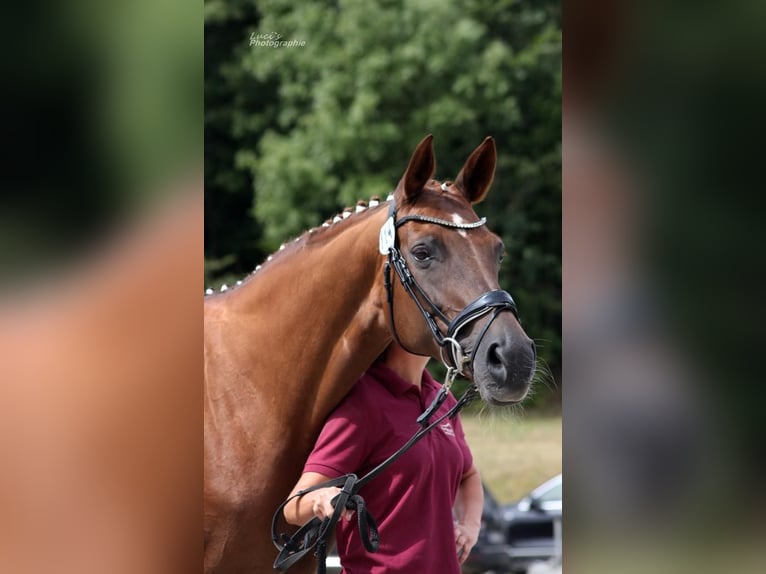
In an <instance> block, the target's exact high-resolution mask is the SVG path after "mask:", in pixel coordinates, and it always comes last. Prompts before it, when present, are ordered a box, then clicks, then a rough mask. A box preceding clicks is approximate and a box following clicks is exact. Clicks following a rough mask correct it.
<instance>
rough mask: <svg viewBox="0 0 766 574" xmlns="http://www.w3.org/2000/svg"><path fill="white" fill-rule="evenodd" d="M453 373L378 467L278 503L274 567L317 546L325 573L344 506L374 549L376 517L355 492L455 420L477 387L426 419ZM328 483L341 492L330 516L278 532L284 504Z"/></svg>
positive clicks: (321, 570)
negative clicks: (407, 436)
mask: <svg viewBox="0 0 766 574" xmlns="http://www.w3.org/2000/svg"><path fill="white" fill-rule="evenodd" d="M456 375H457V372H456V371H454V370H450V371H449V372H448V373H447V379H446V380H445V382H444V385H443V386H442V387H441V388H440V389H439V392H438V393H437V394H436V396H435V397H434V400H433V401H432V402H431V404H430V405H429V406H428V408H427V409H426V410H425V411H423V414H421V415H420V416H419V417H418V419H417V422H418V424H419V425H420V428H419V429H418V430H417V432H415V434H414V435H412V437H411V438H410V440H408V441H407V442H406V443H404V444H403V445H402V446H401V447H399V449H398V450H397V451H396V452H394V453H393V454H392V455H391V456H389V457H388V458H387V459H386V460H384V461H383V462H381V463H380V464H378V466H376V467H375V468H373V469H372V470H371V471H369V472H368V473H367V474H365V475H364V476H363V477H362V478H358V477H357V476H356V475H355V474H353V473H349V474H346V475H343V476H339V477H338V478H334V479H332V480H329V481H326V482H323V483H321V484H316V485H314V486H312V487H310V488H306V489H304V490H300V491H298V492H296V493H295V494H293V495H292V496H291V497H289V498H288V499H287V500H285V501H284V502H283V503H282V504H280V505H279V508H277V510H276V512H275V513H274V517H273V518H272V520H271V540H272V542H273V543H274V545H275V546H276V547H277V550H279V554H278V555H277V558H276V560H275V561H274V569H275V570H278V571H280V572H284V571H285V570H287V569H288V568H290V566H292V565H293V564H295V563H296V562H297V561H298V560H300V559H301V558H303V557H304V556H305V555H306V554H308V553H309V552H310V551H311V550H314V549H316V550H315V554H316V557H317V573H318V574H325V573H326V566H325V559H326V557H327V539H328V538H329V536H330V534H331V533H332V531H333V529H334V528H335V525H336V524H337V523H338V520H339V519H340V516H341V514H342V513H343V510H344V509H347V510H353V511H355V512H356V517H357V524H358V526H359V536H360V538H361V540H362V544H363V545H364V547H365V548H366V549H367V551H368V552H377V550H378V545H379V542H380V536H379V534H378V527H377V523H376V522H375V519H374V518H373V516H372V515H371V514H370V512H369V511H368V510H367V507H366V506H365V503H364V499H363V498H362V497H361V496H360V495H359V494H358V492H359V490H360V489H361V488H362V487H363V486H364V485H366V484H367V483H368V482H370V481H371V480H372V479H374V478H375V477H377V476H378V475H379V474H380V473H381V472H383V471H384V470H385V469H386V468H388V467H389V466H390V465H391V464H393V463H394V462H395V461H396V460H397V459H398V458H399V457H401V456H402V455H403V454H404V453H406V452H407V451H408V450H409V449H410V448H412V447H413V446H414V445H415V443H417V442H418V441H419V440H420V439H422V438H423V437H424V436H425V435H427V434H428V433H429V432H430V431H431V429H432V428H434V427H435V426H436V425H438V424H439V423H441V422H442V421H443V420H444V419H446V418H450V419H454V418H455V417H456V416H457V414H458V412H459V411H460V410H461V409H462V408H463V407H464V406H465V405H467V404H468V403H470V402H471V401H472V400H473V399H474V398H476V395H477V394H478V391H477V390H476V387H471V388H469V389H468V390H467V391H466V392H465V393H464V394H463V396H462V397H460V400H458V401H457V403H455V405H454V406H453V407H452V408H451V409H450V410H448V411H447V412H446V413H444V414H443V415H441V416H440V417H439V418H437V419H436V420H435V421H433V422H429V421H430V419H431V417H432V416H433V414H434V413H435V412H436V411H437V410H438V409H439V407H440V406H441V405H442V403H444V401H445V400H446V399H447V396H448V394H449V389H450V387H451V386H452V382H453V381H454V380H455V376H456ZM330 486H336V487H342V488H341V491H340V493H339V494H338V495H337V496H336V497H335V498H334V499H333V500H332V504H333V507H334V508H335V511H334V512H333V514H332V516H329V517H327V518H324V519H320V518H318V517H316V516H315V517H314V518H312V519H311V520H309V521H308V522H307V523H306V524H304V525H303V526H301V527H300V528H299V529H298V530H297V531H296V532H295V534H293V535H292V536H287V535H286V534H277V523H278V522H279V517H280V516H281V514H282V511H283V510H284V508H285V506H287V504H288V503H289V502H290V501H291V500H293V499H294V498H299V497H301V496H303V495H305V494H308V493H309V492H313V491H315V490H319V489H320V488H327V487H330Z"/></svg>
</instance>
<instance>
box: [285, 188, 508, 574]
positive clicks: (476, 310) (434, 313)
mask: <svg viewBox="0 0 766 574" xmlns="http://www.w3.org/2000/svg"><path fill="white" fill-rule="evenodd" d="M390 201H391V206H390V207H389V213H388V218H387V219H386V222H385V223H384V224H383V227H382V228H381V230H380V240H379V248H380V252H381V254H383V255H386V256H387V259H386V265H385V268H384V281H385V287H386V294H387V298H388V308H389V315H390V318H391V330H392V332H393V334H394V338H395V339H396V341H397V343H399V345H400V346H401V347H402V348H404V349H405V350H407V348H406V347H405V346H404V344H403V343H402V341H401V340H400V339H399V334H398V333H397V331H396V324H395V322H394V290H393V286H392V284H391V268H392V267H393V268H394V269H395V270H396V273H397V275H398V276H399V279H400V280H401V282H402V286H403V287H404V290H405V291H406V292H407V293H409V295H410V297H412V299H413V300H414V301H415V304H416V305H417V307H418V309H419V310H420V313H421V314H422V315H423V317H424V319H425V321H426V324H427V325H428V328H429V329H430V331H431V334H432V335H433V337H434V339H435V340H436V342H437V343H438V345H439V348H440V350H441V357H442V362H443V363H444V364H445V365H446V366H447V377H446V379H445V382H444V384H443V385H442V387H441V388H440V389H439V392H438V393H437V394H436V396H435V397H434V399H433V401H432V402H431V404H430V405H429V406H428V408H427V409H426V410H425V411H424V412H423V413H422V414H421V415H420V416H419V417H418V419H417V422H418V424H419V425H420V428H419V429H418V430H417V432H415V434H414V435H413V436H412V438H410V440H408V441H407V442H406V443H405V444H403V445H402V446H401V447H400V448H399V449H398V450H397V451H396V452H394V453H393V454H392V455H391V456H389V457H388V458H387V459H386V460H384V461H383V462H381V463H380V464H378V465H377V466H376V467H375V468H373V469H372V470H371V471H370V472H368V473H367V474H366V475H364V476H363V477H362V478H358V477H357V476H356V475H355V474H353V473H350V474H346V475H344V476H340V477H338V478H334V479H332V480H329V481H327V482H323V483H321V484H316V485H314V486H312V487H310V488H306V489H304V490H301V491H298V492H296V493H295V494H293V495H292V496H290V497H289V498H288V499H287V500H285V501H284V502H283V503H282V504H281V505H280V506H279V508H277V510H276V512H275V513H274V516H273V518H272V521H271V539H272V542H273V543H274V545H275V546H276V547H277V550H279V554H278V555H277V558H276V560H275V561H274V569H275V570H279V571H281V572H283V571H285V570H287V569H288V568H290V566H292V565H293V564H295V563H296V562H297V561H298V560H300V559H301V558H303V557H304V556H305V555H306V554H307V553H308V552H310V551H311V550H314V549H315V554H316V557H317V572H318V574H325V572H326V567H325V559H326V556H327V539H328V538H329V536H330V534H331V533H332V531H333V529H334V528H335V525H336V524H337V522H338V520H339V519H340V516H341V514H342V513H343V511H344V510H345V509H348V510H354V511H355V512H356V516H357V523H358V525H359V535H360V538H361V540H362V544H364V547H365V548H366V549H367V551H369V552H376V551H377V550H378V543H379V535H378V529H377V525H376V522H375V519H374V518H373V516H372V515H371V514H370V513H369V511H368V510H367V508H366V506H365V503H364V499H363V498H362V497H361V496H360V495H359V490H360V489H361V488H362V487H363V486H364V485H365V484H367V483H368V482H370V481H371V480H372V479H374V478H375V477H376V476H378V475H379V474H380V473H381V472H383V471H384V470H385V469H386V468H387V467H388V466H389V465H391V464H392V463H393V462H394V461H395V460H397V459H398V458H399V457H400V456H402V455H403V454H404V453H405V452H407V451H408V450H409V449H410V448H411V447H412V446H413V445H414V444H415V443H417V442H418V441H419V440H420V439H422V438H423V437H424V436H425V435H426V434H428V433H429V432H430V431H431V429H432V428H434V427H435V426H436V425H438V424H439V423H441V422H442V421H443V420H444V419H445V418H447V417H449V418H450V419H454V418H455V417H456V416H457V414H458V412H459V411H460V410H461V409H462V408H463V407H464V406H465V405H467V404H468V403H469V402H471V401H472V400H473V399H474V398H476V396H477V395H478V390H477V388H476V386H475V385H472V386H471V387H470V388H469V389H468V390H467V391H466V392H465V393H464V394H463V396H462V397H460V399H459V400H458V401H457V402H456V403H455V405H454V406H453V407H452V408H451V409H449V410H448V411H447V412H446V413H444V414H443V415H441V416H440V417H438V418H437V419H436V420H435V421H434V422H430V419H431V417H432V416H433V415H434V413H435V412H436V411H437V410H438V409H439V407H440V406H441V405H442V404H443V403H444V401H445V400H446V399H447V396H448V395H449V390H450V388H451V386H452V383H453V381H454V380H455V377H456V376H457V375H458V374H463V372H464V369H465V367H466V364H467V365H468V366H469V367H470V369H471V372H473V359H474V356H475V354H476V350H477V349H478V348H479V345H480V344H481V341H482V339H483V338H484V335H485V334H486V333H487V330H488V329H489V326H490V325H491V324H492V322H493V321H494V320H495V318H497V316H498V315H499V314H500V313H501V312H503V311H511V312H512V313H513V314H514V316H515V317H516V318H517V319H518V317H519V315H518V310H517V308H516V303H514V301H513V297H511V295H510V293H508V292H506V291H502V290H499V289H497V290H493V291H488V292H487V293H484V294H483V295H481V296H480V297H478V298H476V299H475V300H474V301H472V302H471V303H469V304H468V305H466V307H465V308H464V309H463V310H462V311H461V312H460V313H458V314H457V316H456V317H455V318H454V319H452V320H451V321H450V320H449V319H448V318H447V317H446V316H445V315H444V313H442V311H441V310H440V309H439V308H438V307H437V306H436V305H435V304H434V303H433V301H431V299H430V298H429V297H428V295H427V294H426V293H425V291H423V289H422V288H421V287H420V285H418V283H417V281H415V278H414V277H413V275H412V273H411V272H410V270H409V268H408V267H407V262H406V261H405V259H404V257H403V256H402V254H401V252H400V251H399V245H398V238H397V234H396V230H397V229H398V228H399V227H401V226H402V225H404V224H405V223H407V222H410V221H415V222H420V223H432V224H435V225H441V226H442V227H447V228H451V229H475V228H477V227H481V226H482V225H484V224H485V223H486V222H487V220H486V219H485V218H482V219H480V220H479V221H476V222H473V223H455V222H451V221H447V220H444V219H438V218H435V217H431V216H428V215H420V214H411V215H407V216H405V217H403V218H401V219H400V220H398V221H397V220H396V206H395V201H394V200H393V199H391V200H390ZM489 313H492V317H491V318H490V320H489V321H488V322H487V323H486V324H485V325H484V327H483V328H482V331H481V333H480V334H479V337H478V338H477V339H476V342H475V345H474V348H473V352H472V353H471V355H470V356H467V355H466V354H465V352H464V351H463V347H462V346H461V345H460V343H459V342H458V340H457V337H458V336H459V333H460V331H461V330H462V329H463V328H464V327H465V326H466V325H468V324H469V323H471V322H473V321H475V320H477V319H479V318H480V317H483V316H484V315H487V314H489ZM436 319H438V320H440V321H441V322H442V323H444V324H445V325H447V332H446V334H444V333H443V332H442V331H441V329H440V328H439V326H438V325H437V323H436ZM445 349H446V350H447V353H448V358H449V361H450V363H451V364H449V363H448V362H447V360H445V356H444V351H445ZM409 352H412V351H409ZM327 487H339V488H341V491H340V493H339V494H338V495H337V496H336V497H335V498H334V499H333V500H332V503H333V507H334V509H335V510H334V512H333V514H332V515H331V516H329V517H326V518H324V519H320V518H317V517H314V518H312V519H311V520H310V521H308V522H307V523H306V524H304V525H303V526H301V527H300V528H299V529H298V530H297V531H296V532H295V533H294V534H293V535H292V536H287V535H286V534H283V533H277V527H278V522H279V518H280V516H281V515H282V511H283V510H284V508H285V506H287V504H288V503H289V502H290V501H291V500H293V499H294V498H298V497H301V496H303V495H305V494H308V493H309V492H313V491H315V490H319V489H320V488H327Z"/></svg>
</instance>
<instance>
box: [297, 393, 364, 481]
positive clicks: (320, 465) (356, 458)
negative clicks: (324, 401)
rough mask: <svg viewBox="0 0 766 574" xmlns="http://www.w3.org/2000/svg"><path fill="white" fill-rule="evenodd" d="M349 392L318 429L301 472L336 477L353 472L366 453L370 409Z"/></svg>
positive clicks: (359, 465) (360, 463) (356, 469)
mask: <svg viewBox="0 0 766 574" xmlns="http://www.w3.org/2000/svg"><path fill="white" fill-rule="evenodd" d="M358 403H359V401H356V400H355V393H354V392H352V393H351V394H349V395H348V396H347V397H346V398H345V399H344V400H343V402H342V403H341V404H340V405H338V407H337V408H336V409H335V410H334V411H333V412H332V413H331V414H330V416H329V417H328V418H327V421H326V422H325V424H324V427H322V430H321V432H320V433H319V438H318V439H317V442H316V444H315V445H314V449H313V450H312V451H311V454H310V455H309V457H308V460H307V461H306V464H305V465H304V467H303V472H318V473H320V474H324V475H325V476H329V477H330V478H335V477H337V476H342V475H344V474H348V473H350V472H356V471H358V469H359V468H360V467H361V466H362V463H363V462H364V460H365V459H366V458H367V454H368V450H369V449H368V446H367V445H368V440H367V437H368V433H369V431H370V428H371V426H373V425H372V422H371V421H370V413H364V412H363V409H362V408H361V407H360V405H359V404H358Z"/></svg>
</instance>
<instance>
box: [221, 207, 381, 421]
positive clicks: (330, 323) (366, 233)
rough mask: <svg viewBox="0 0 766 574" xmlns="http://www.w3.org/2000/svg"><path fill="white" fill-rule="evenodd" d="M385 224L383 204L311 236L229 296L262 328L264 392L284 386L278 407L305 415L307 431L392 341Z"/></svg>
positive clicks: (258, 336)
mask: <svg viewBox="0 0 766 574" xmlns="http://www.w3.org/2000/svg"><path fill="white" fill-rule="evenodd" d="M384 219H385V208H383V207H382V206H381V207H380V208H378V209H374V210H370V211H368V212H365V213H360V214H355V215H354V216H352V217H350V218H348V219H346V220H343V221H341V222H338V223H335V224H333V225H332V226H331V227H330V228H324V229H322V230H318V231H316V232H314V233H311V234H308V235H307V237H304V238H301V239H300V240H298V241H296V242H294V243H293V244H291V245H290V246H288V247H287V248H285V249H284V250H283V251H281V252H280V253H278V254H277V255H276V256H275V257H274V259H273V260H272V261H271V262H269V263H268V264H267V265H266V266H264V268H263V269H262V270H261V271H259V272H258V273H256V274H255V276H253V277H252V278H251V279H250V280H248V281H247V282H246V283H244V284H243V285H242V286H241V287H240V288H238V289H236V290H234V291H232V292H231V293H230V301H231V308H232V310H235V311H236V312H238V313H241V314H242V315H243V316H247V317H251V318H252V321H251V322H252V323H253V324H254V325H255V326H256V327H255V329H256V330H257V333H255V335H256V338H255V339H254V341H257V344H256V345H253V347H254V349H253V353H254V356H256V355H257V357H258V359H257V362H258V364H259V365H260V368H261V369H262V371H263V373H262V374H263V375H265V378H262V377H261V375H260V374H257V376H256V377H255V380H256V381H257V384H258V385H259V386H260V387H261V388H260V389H258V390H259V391H262V392H270V395H271V396H272V397H273V394H274V390H275V389H274V385H278V386H279V393H278V394H279V397H276V398H272V399H270V400H272V401H277V402H278V404H274V405H273V406H274V407H275V408H278V409H279V411H278V412H282V413H290V414H291V415H292V416H301V417H304V419H303V420H304V421H305V422H306V423H308V425H307V428H308V429H311V428H315V427H317V426H318V425H319V424H321V423H322V422H323V421H324V419H325V417H326V416H327V414H328V413H329V411H330V410H331V409H332V408H333V407H334V406H335V405H336V404H337V403H338V402H340V400H341V399H342V398H343V396H345V394H346V393H347V392H348V391H349V390H350V389H351V387H352V385H353V384H354V382H355V381H356V379H357V378H358V377H359V376H360V375H361V374H362V373H363V372H364V371H365V370H366V369H367V367H369V365H370V364H371V363H372V362H373V361H374V360H375V358H376V357H377V356H378V355H379V354H380V353H381V352H382V351H383V350H384V349H385V347H386V346H387V344H388V342H389V341H390V339H391V335H390V333H389V330H388V327H387V323H386V319H385V312H384V311H385V308H384V305H385V296H384V288H383V278H382V262H383V260H382V256H381V255H380V253H379V252H378V249H377V243H378V233H379V230H380V227H381V225H382V224H383V221H384ZM269 373H270V374H269ZM269 377H271V378H272V379H271V380H264V379H268V378H269ZM269 387H270V389H269Z"/></svg>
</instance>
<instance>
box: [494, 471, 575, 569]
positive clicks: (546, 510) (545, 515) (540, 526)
mask: <svg viewBox="0 0 766 574" xmlns="http://www.w3.org/2000/svg"><path fill="white" fill-rule="evenodd" d="M561 493H562V481H561V475H560V474H559V475H557V476H555V477H553V478H551V479H550V480H548V481H547V482H544V483H543V484H541V485H540V486H538V487H537V488H535V489H534V490H533V491H532V492H530V493H529V494H528V495H527V496H525V497H524V498H522V499H521V500H519V501H518V502H516V503H514V504H509V505H507V506H505V508H504V511H503V517H504V519H505V522H506V525H507V526H506V529H507V530H506V532H507V544H508V553H509V556H510V565H509V569H510V570H511V571H512V572H526V570H527V568H528V567H529V565H530V564H531V563H532V562H535V561H538V560H549V559H551V558H553V557H560V555H561V506H562V503H561V500H562V496H561Z"/></svg>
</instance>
